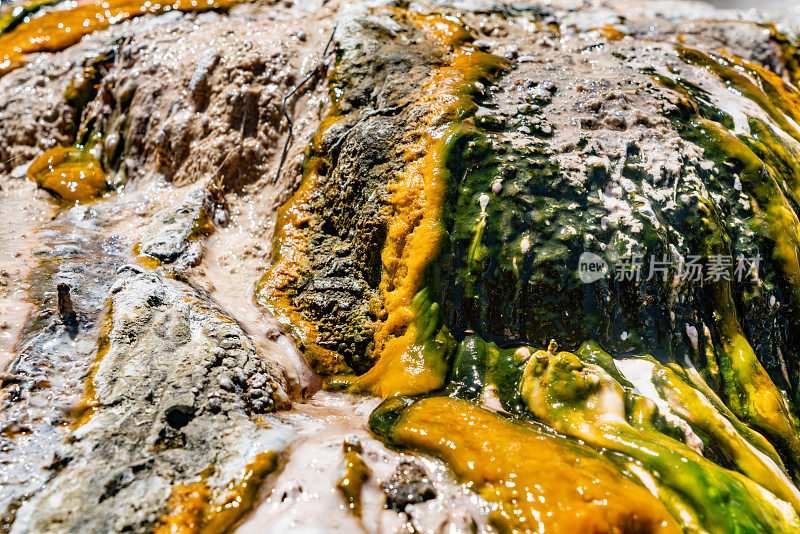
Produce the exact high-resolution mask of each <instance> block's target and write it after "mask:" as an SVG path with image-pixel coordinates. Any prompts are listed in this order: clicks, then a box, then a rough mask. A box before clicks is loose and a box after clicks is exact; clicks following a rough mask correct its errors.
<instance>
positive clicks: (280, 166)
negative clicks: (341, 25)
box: [275, 24, 338, 182]
mask: <svg viewBox="0 0 800 534" xmlns="http://www.w3.org/2000/svg"><path fill="white" fill-rule="evenodd" d="M337 26H338V24H337V25H336V26H334V27H333V30H332V31H331V36H330V37H329V38H328V42H327V43H326V44H325V50H323V51H322V57H321V58H320V60H319V63H318V64H317V66H316V67H314V70H312V71H311V72H310V73H308V76H306V77H305V78H304V79H303V81H302V82H300V83H299V84H298V85H296V86H295V87H294V89H292V90H291V91H289V94H287V95H286V96H285V97H283V102H282V103H281V109H282V110H283V116H284V117H286V122H287V123H288V124H289V133H288V135H287V136H286V142H285V143H284V144H283V151H282V152H281V162H280V163H279V164H278V172H276V173H275V182H277V181H278V178H280V176H281V170H282V169H283V164H284V162H285V161H286V154H287V153H288V152H289V145H290V144H291V142H292V137H293V135H294V131H293V129H294V123H293V122H292V117H290V116H289V112H288V111H287V110H286V102H287V101H288V100H289V99H290V98H291V97H292V96H293V95H294V94H295V93H296V92H297V91H299V90H300V88H301V87H303V86H304V85H305V84H306V83H307V82H308V81H309V80H310V79H311V78H313V77H314V76H315V75H317V73H319V72H320V71H321V70H322V66H323V65H324V64H325V56H327V55H328V49H329V48H330V46H331V43H332V42H333V36H334V35H335V34H336V28H337Z"/></svg>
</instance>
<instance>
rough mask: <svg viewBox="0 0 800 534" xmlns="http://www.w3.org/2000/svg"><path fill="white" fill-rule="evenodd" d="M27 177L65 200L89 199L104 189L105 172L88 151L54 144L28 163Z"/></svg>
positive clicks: (86, 200) (80, 200)
mask: <svg viewBox="0 0 800 534" xmlns="http://www.w3.org/2000/svg"><path fill="white" fill-rule="evenodd" d="M27 175H28V178H29V179H30V180H32V181H34V182H36V183H37V184H39V187H41V188H42V189H46V190H47V191H49V192H50V193H52V194H54V195H56V196H57V197H59V198H60V199H62V200H66V201H68V202H88V201H90V200H94V199H95V198H97V197H99V196H100V195H101V194H102V193H103V192H104V191H105V190H106V174H105V172H103V168H102V167H101V166H100V162H99V161H97V159H96V158H95V157H94V156H93V155H92V154H91V153H90V152H89V151H88V150H84V149H82V148H76V147H56V148H52V149H50V150H48V151H47V152H45V153H44V154H42V155H41V156H39V157H38V158H36V159H35V160H33V163H31V165H30V167H28V172H27Z"/></svg>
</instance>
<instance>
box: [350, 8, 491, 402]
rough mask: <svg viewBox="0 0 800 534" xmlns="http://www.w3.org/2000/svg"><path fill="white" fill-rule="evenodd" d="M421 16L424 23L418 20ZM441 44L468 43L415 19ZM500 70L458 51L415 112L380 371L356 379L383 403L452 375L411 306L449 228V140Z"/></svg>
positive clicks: (399, 192)
mask: <svg viewBox="0 0 800 534" xmlns="http://www.w3.org/2000/svg"><path fill="white" fill-rule="evenodd" d="M419 17H421V16H419ZM413 21H414V23H415V24H418V25H420V26H421V28H422V29H423V31H425V32H426V33H432V32H435V31H438V32H439V33H438V34H437V35H439V37H438V38H436V37H434V36H432V35H429V38H431V39H432V40H436V41H437V42H440V43H450V42H462V41H463V40H464V38H463V36H458V35H457V32H455V31H454V30H453V29H452V27H451V26H450V24H453V23H452V22H450V21H449V20H448V21H447V22H448V24H444V23H441V22H439V21H431V20H430V19H428V18H418V17H414V19H413ZM500 65H502V60H501V59H500V58H497V57H496V56H492V55H490V54H486V53H484V52H479V51H477V50H474V49H472V48H468V47H462V48H458V49H456V50H455V51H454V52H453V53H452V54H451V56H450V62H449V65H447V66H445V67H442V68H439V69H436V70H435V71H434V72H433V73H431V75H430V78H429V79H428V81H427V83H426V85H425V87H423V89H422V91H421V92H420V94H421V95H423V96H422V97H421V98H420V99H419V100H418V101H417V102H416V103H414V105H415V106H419V107H422V108H424V109H425V110H426V113H425V118H424V119H423V123H422V124H421V125H420V132H422V134H423V135H422V137H421V139H420V140H419V141H418V142H417V143H414V144H412V145H411V146H409V147H408V148H407V150H406V153H405V160H406V162H407V163H406V166H405V169H404V171H403V172H402V173H400V175H399V176H398V177H397V179H396V181H395V182H394V183H393V184H392V185H391V186H390V190H389V192H390V194H391V200H390V202H391V207H392V210H393V211H392V217H391V223H390V226H389V231H388V234H387V238H386V245H385V246H384V249H383V252H382V254H381V258H382V260H383V276H382V279H381V284H380V291H381V295H382V297H383V305H384V310H385V319H384V321H383V323H382V324H381V325H380V326H379V328H378V329H377V330H376V333H375V354H374V357H375V359H376V360H377V362H378V363H377V364H376V365H375V366H374V367H373V368H372V369H370V370H369V371H368V372H367V373H365V374H364V375H362V376H360V377H359V378H358V379H356V381H355V383H354V384H353V387H354V389H356V390H360V391H368V392H371V393H373V394H375V395H378V396H381V397H390V396H395V395H414V394H419V393H425V392H427V391H432V390H435V389H438V388H440V387H442V386H443V385H444V379H445V374H446V368H444V366H442V365H440V362H439V361H438V359H437V358H436V355H435V354H434V353H433V351H425V350H423V348H422V347H420V346H419V345H417V344H416V341H417V335H418V332H417V328H415V323H416V322H417V319H418V310H416V309H415V308H414V306H413V305H412V299H413V298H414V296H415V295H417V293H419V291H420V290H422V288H423V287H424V285H425V282H426V274H427V269H428V265H429V264H430V262H431V260H433V259H434V258H436V257H437V256H438V254H439V251H440V248H441V244H442V240H443V237H444V229H443V227H442V223H441V220H442V217H441V215H442V206H443V204H444V197H445V193H446V191H447V183H448V180H449V172H448V170H447V168H446V167H445V158H446V156H447V139H448V137H449V134H451V133H453V131H454V129H455V128H456V127H457V126H458V124H459V122H460V121H461V120H462V119H463V118H465V116H466V115H467V114H468V113H469V112H470V111H471V109H472V108H473V107H474V106H475V104H474V102H473V100H472V95H473V93H474V91H475V83H476V82H478V81H480V80H481V79H485V78H487V77H488V76H489V75H490V74H491V73H492V72H493V71H494V70H496V69H497V68H498V67H499V66H500Z"/></svg>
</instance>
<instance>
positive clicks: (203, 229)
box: [138, 188, 210, 271]
mask: <svg viewBox="0 0 800 534" xmlns="http://www.w3.org/2000/svg"><path fill="white" fill-rule="evenodd" d="M208 204H210V203H209V202H208V200H207V197H206V192H205V191H203V190H202V189H200V188H196V189H192V190H191V191H189V192H188V193H187V194H186V196H185V197H184V198H183V199H182V200H181V203H180V204H179V205H178V207H176V208H174V209H170V208H167V209H164V210H163V211H160V212H159V213H158V214H157V215H156V216H155V218H154V220H153V221H152V222H151V223H150V224H148V225H147V227H146V228H145V229H144V230H143V231H142V236H141V240H140V241H139V244H138V248H139V253H140V255H142V256H147V257H149V258H153V259H154V260H157V261H158V262H160V263H161V264H168V265H169V268H170V269H171V270H174V271H185V270H186V269H188V268H189V267H192V266H194V265H197V263H199V262H200V257H201V256H202V254H203V249H202V245H201V244H200V243H201V242H200V241H198V238H199V237H202V235H203V234H204V233H207V232H208V231H209V229H210V225H209V223H208V211H207V208H206V205H208Z"/></svg>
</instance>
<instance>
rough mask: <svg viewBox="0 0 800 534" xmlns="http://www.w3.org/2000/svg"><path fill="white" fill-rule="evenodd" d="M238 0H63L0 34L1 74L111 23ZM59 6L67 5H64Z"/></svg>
mask: <svg viewBox="0 0 800 534" xmlns="http://www.w3.org/2000/svg"><path fill="white" fill-rule="evenodd" d="M240 1H241V0H174V1H173V2H171V3H170V2H167V1H164V2H159V1H157V0H90V1H86V0H79V1H78V2H65V3H63V4H60V5H57V6H55V8H53V9H50V10H47V11H46V12H44V13H43V14H41V15H38V14H37V16H33V17H32V18H31V20H30V21H29V22H23V23H22V24H20V25H19V26H17V27H16V28H14V29H13V30H12V31H10V32H8V33H6V34H4V35H0V76H1V75H3V74H5V73H7V72H9V71H11V70H13V69H16V68H17V67H20V66H22V65H24V64H25V62H26V56H27V55H28V54H33V53H35V52H55V51H58V50H63V49H64V48H67V47H68V46H72V45H73V44H75V43H77V42H78V41H80V40H81V39H82V38H83V37H84V36H85V35H89V34H90V33H93V32H96V31H98V30H104V29H106V28H108V27H109V26H110V25H112V24H117V23H119V22H122V21H125V20H128V19H131V18H133V17H138V16H140V15H147V14H150V15H157V14H159V13H164V12H166V11H172V10H180V11H203V10H208V9H215V8H226V7H230V6H232V5H235V4H237V3H239V2H240ZM62 6H69V7H68V8H67V9H63V8H62Z"/></svg>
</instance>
